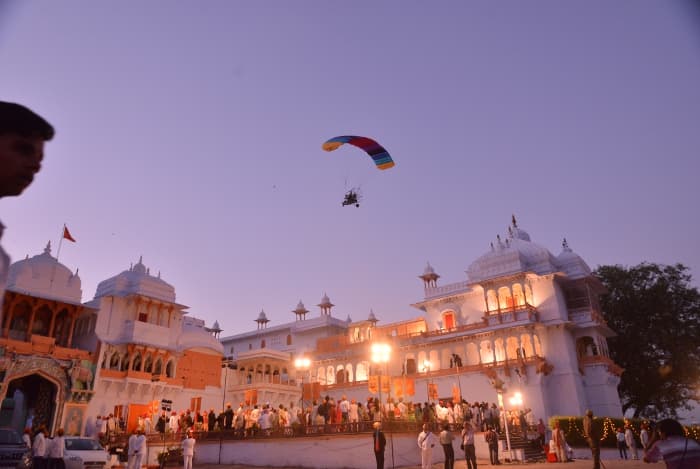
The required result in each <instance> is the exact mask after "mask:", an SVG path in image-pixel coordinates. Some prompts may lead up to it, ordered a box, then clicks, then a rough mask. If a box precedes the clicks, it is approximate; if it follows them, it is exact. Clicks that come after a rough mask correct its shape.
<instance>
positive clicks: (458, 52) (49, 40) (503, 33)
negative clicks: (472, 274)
mask: <svg viewBox="0 0 700 469" xmlns="http://www.w3.org/2000/svg"><path fill="white" fill-rule="evenodd" d="M4 5H5V8H4V9H0V14H2V15H3V16H4V17H3V18H2V20H1V21H0V28H1V30H0V63H1V64H2V71H1V72H0V99H3V100H9V101H18V102H22V103H24V104H27V105H29V106H31V107H33V108H35V109H36V110H38V111H39V112H40V113H42V114H43V115H45V116H46V117H47V118H48V119H49V120H50V121H51V122H52V123H54V125H55V126H56V128H57V137H56V139H55V141H53V142H51V143H50V144H49V146H48V148H47V157H46V160H45V165H44V169H43V170H42V173H41V174H40V175H39V176H38V177H37V179H36V182H35V183H34V185H33V186H32V187H30V189H28V190H27V191H26V192H25V194H24V195H23V196H22V197H19V198H14V199H3V200H2V201H0V218H1V219H2V221H3V222H4V223H5V225H7V230H6V232H5V237H4V240H3V243H4V246H5V248H6V250H7V251H8V252H9V253H10V254H11V255H12V257H13V259H14V260H18V259H20V258H22V257H24V256H25V255H26V254H29V255H35V254H38V253H40V252H41V250H42V249H43V247H44V246H45V244H46V242H47V241H48V240H51V241H52V243H53V244H54V245H55V244H56V243H57V241H58V238H59V235H60V230H61V227H62V225H63V223H64V222H66V223H67V224H68V226H69V227H70V229H71V231H72V233H73V235H74V236H75V237H76V238H77V239H78V243H77V244H70V243H64V245H63V249H62V252H61V259H60V260H61V262H62V263H64V264H66V265H67V266H68V267H69V268H71V269H75V268H76V267H79V268H80V275H81V278H82V281H83V292H84V296H83V299H84V300H85V301H87V300H89V299H90V298H92V296H93V295H94V292H95V288H96V286H97V283H98V282H99V281H101V280H103V279H105V278H108V277H110V276H112V275H115V274H117V273H119V272H121V271H122V270H125V269H127V268H128V267H129V264H130V263H131V262H136V261H137V260H138V258H139V256H140V255H143V258H144V263H145V264H146V265H147V266H148V267H150V268H151V272H152V273H156V272H157V271H159V270H160V271H161V272H162V278H163V279H164V280H166V281H167V282H169V283H171V284H173V285H174V286H175V288H176V292H177V297H178V301H179V302H181V303H184V304H187V305H189V306H190V307H191V310H190V311H191V313H192V314H194V315H196V316H198V317H201V318H203V319H205V320H206V321H207V324H211V322H213V320H215V319H218V321H219V322H220V324H221V326H222V327H223V328H224V331H225V332H224V334H226V335H229V334H233V333H238V332H243V331H245V330H249V329H251V328H253V327H254V326H255V324H254V323H253V319H255V317H256V316H257V314H258V313H259V311H260V309H261V308H264V309H265V312H266V313H267V315H268V318H270V319H271V320H272V322H271V323H270V325H275V324H280V323H282V322H288V321H291V320H293V319H294V315H293V314H292V313H291V312H290V311H291V310H292V309H294V307H295V306H296V304H297V302H298V301H299V299H302V300H303V301H304V302H305V304H306V306H307V307H308V308H309V309H311V310H312V311H313V314H314V315H315V314H318V309H317V308H316V307H315V305H316V304H317V303H318V302H319V300H320V299H321V296H322V295H323V293H324V292H327V293H328V295H329V296H330V298H331V300H332V301H333V302H334V303H335V304H336V305H337V306H336V308H335V314H334V315H335V316H337V317H341V318H345V317H346V316H347V315H348V314H350V316H351V317H352V318H353V319H354V320H359V319H362V318H365V317H367V315H368V313H369V310H370V308H372V309H374V311H375V314H376V315H377V317H378V318H379V319H380V320H381V321H382V322H390V321H396V320H401V319H407V318H411V317H415V316H418V315H419V311H417V310H414V309H413V308H411V307H410V306H409V304H410V303H412V302H415V301H417V300H420V299H421V298H422V293H423V290H422V285H421V281H420V280H419V279H418V278H416V276H417V275H419V274H421V273H422V270H423V268H424V266H425V263H426V261H430V262H431V263H432V265H433V266H434V267H435V269H436V270H437V272H438V273H439V274H441V275H442V276H443V277H442V279H441V281H442V283H443V284H445V283H452V282H457V281H461V280H464V279H465V278H466V276H465V273H464V271H465V270H466V268H467V266H468V265H469V263H470V262H472V261H473V260H474V259H475V258H477V257H478V256H480V255H481V254H483V253H484V252H486V251H487V250H488V249H489V243H490V242H491V241H492V240H494V239H495V236H496V234H497V233H501V234H502V235H503V234H504V233H505V230H506V227H507V225H508V223H509V221H510V216H511V214H512V213H515V215H516V217H517V218H518V221H519V224H520V226H521V227H522V228H524V229H525V230H527V231H529V233H530V235H531V236H532V240H533V241H534V242H536V243H538V244H541V245H543V246H545V247H547V248H548V249H550V250H551V251H552V252H553V253H554V254H555V255H556V254H558V253H559V252H560V249H561V248H560V246H561V239H562V237H566V238H567V239H568V240H569V244H570V246H571V247H572V248H573V249H574V251H576V252H577V253H579V254H580V255H582V256H583V258H584V259H585V260H586V261H587V262H588V263H589V264H590V266H591V267H592V268H595V267H596V266H598V265H601V264H615V263H620V264H624V265H635V264H638V263H640V262H642V261H650V262H659V263H675V262H682V263H684V264H686V265H688V266H689V267H690V268H691V269H692V273H693V274H694V275H695V276H696V277H698V278H700V247H699V245H698V232H699V231H700V221H699V217H698V207H697V205H698V202H700V184H699V183H698V177H699V174H700V155H698V149H700V86H699V85H698V84H700V23H699V22H698V17H697V16H695V15H694V13H695V12H694V11H692V10H691V9H689V8H688V7H687V5H686V3H677V2H671V1H664V2H659V1H639V0H635V1H619V2H609V1H581V2H559V1H552V2H545V1H539V2H491V1H487V2H463V1H449V2H448V1H444V2H429V3H426V2H411V1H385V2H376V1H366V2H364V1H363V2H360V1H353V2H327V1H315V2H302V1H295V2H285V1H279V2H260V1H250V2H242V1H207V2H195V1H191V2H172V1H150V2H136V1H130V2H109V3H104V2H92V1H66V2H55V1H48V0H47V1H29V2H5V3H4ZM342 134H357V135H367V136H370V137H374V138H376V139H377V140H379V141H380V142H381V143H383V144H384V145H385V146H386V147H387V149H388V150H389V151H390V152H391V154H392V156H393V157H394V160H395V161H396V167H394V168H393V169H391V170H388V171H383V172H380V171H377V170H376V169H374V167H373V166H372V163H371V161H370V160H369V159H368V158H367V157H365V156H364V154H362V153H361V152H360V151H359V150H357V149H354V148H350V147H343V148H341V149H339V150H337V151H336V152H334V153H325V152H323V151H322V150H321V148H320V147H321V143H322V142H323V141H324V140H325V139H327V138H330V137H332V136H335V135H342ZM346 178H347V180H348V185H361V186H362V193H363V195H364V200H363V202H362V206H361V207H360V208H359V209H357V208H355V207H345V208H342V207H341V206H340V202H341V200H342V196H343V193H344V190H345V184H346V182H345V181H346ZM55 252H56V251H55V249H54V254H55ZM695 283H696V284H697V283H698V282H697V279H696V282H695Z"/></svg>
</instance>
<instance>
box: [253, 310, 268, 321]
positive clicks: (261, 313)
mask: <svg viewBox="0 0 700 469" xmlns="http://www.w3.org/2000/svg"><path fill="white" fill-rule="evenodd" d="M255 321H256V322H268V321H269V320H268V319H267V316H266V315H265V310H264V309H263V310H260V314H259V315H258V319H256V320H255Z"/></svg>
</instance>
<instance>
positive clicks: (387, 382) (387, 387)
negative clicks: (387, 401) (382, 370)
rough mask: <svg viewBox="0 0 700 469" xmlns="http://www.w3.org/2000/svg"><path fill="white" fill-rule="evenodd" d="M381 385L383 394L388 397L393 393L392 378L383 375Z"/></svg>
mask: <svg viewBox="0 0 700 469" xmlns="http://www.w3.org/2000/svg"><path fill="white" fill-rule="evenodd" d="M381 383H382V392H383V393H385V394H387V395H388V394H389V393H390V392H391V376H384V375H382V377H381Z"/></svg>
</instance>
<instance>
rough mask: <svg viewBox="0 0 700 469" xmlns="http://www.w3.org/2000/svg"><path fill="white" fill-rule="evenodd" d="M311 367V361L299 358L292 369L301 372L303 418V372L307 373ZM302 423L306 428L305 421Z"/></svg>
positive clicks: (303, 409) (302, 413) (303, 408)
mask: <svg viewBox="0 0 700 469" xmlns="http://www.w3.org/2000/svg"><path fill="white" fill-rule="evenodd" d="M310 367H311V360H310V359H309V358H306V357H299V358H296V359H295V360H294V368H296V369H297V370H298V371H301V381H300V383H301V399H300V400H301V415H302V417H303V416H304V411H305V407H304V372H305V371H307V370H308V369H309V368H310ZM304 420H305V421H304V422H303V423H304V425H305V426H306V419H304Z"/></svg>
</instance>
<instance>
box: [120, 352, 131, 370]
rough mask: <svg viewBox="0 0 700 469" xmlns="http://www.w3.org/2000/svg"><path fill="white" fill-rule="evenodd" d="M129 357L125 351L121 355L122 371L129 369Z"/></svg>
mask: <svg viewBox="0 0 700 469" xmlns="http://www.w3.org/2000/svg"><path fill="white" fill-rule="evenodd" d="M129 358H130V357H129V354H128V353H125V354H124V355H123V356H122V371H126V370H128V369H129V365H130V363H129Z"/></svg>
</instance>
